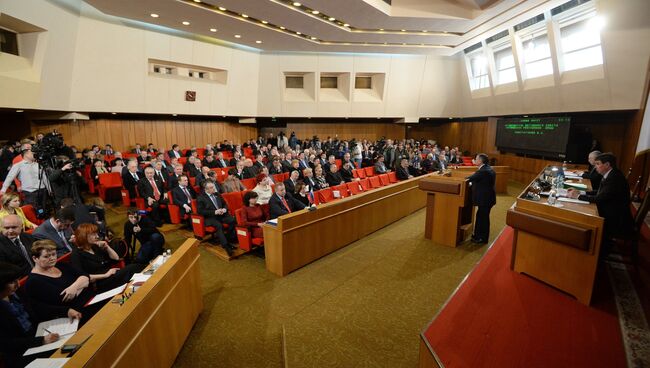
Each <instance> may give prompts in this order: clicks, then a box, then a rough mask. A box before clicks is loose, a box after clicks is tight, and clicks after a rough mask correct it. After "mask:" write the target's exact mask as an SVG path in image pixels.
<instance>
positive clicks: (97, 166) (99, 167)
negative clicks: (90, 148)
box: [90, 159, 108, 185]
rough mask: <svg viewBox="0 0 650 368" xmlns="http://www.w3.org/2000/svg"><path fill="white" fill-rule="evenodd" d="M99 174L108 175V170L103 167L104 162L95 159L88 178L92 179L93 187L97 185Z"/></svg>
mask: <svg viewBox="0 0 650 368" xmlns="http://www.w3.org/2000/svg"><path fill="white" fill-rule="evenodd" d="M99 174H108V170H107V169H106V167H104V161H103V160H99V159H95V161H94V162H93V167H92V168H91V169H90V176H91V177H92V179H93V183H95V185H99Z"/></svg>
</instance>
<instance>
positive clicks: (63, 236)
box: [32, 207, 75, 257]
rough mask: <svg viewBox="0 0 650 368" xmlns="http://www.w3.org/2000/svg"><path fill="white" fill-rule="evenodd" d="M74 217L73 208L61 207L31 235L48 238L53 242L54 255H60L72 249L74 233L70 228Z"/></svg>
mask: <svg viewBox="0 0 650 368" xmlns="http://www.w3.org/2000/svg"><path fill="white" fill-rule="evenodd" d="M74 219H75V216H74V208H72V207H66V208H61V209H60V210H58V211H56V213H55V214H54V216H53V217H51V218H50V219H49V220H47V221H45V222H43V223H42V224H40V225H39V226H38V227H37V228H36V230H34V233H33V234H32V235H34V238H36V239H49V240H52V241H53V242H55V243H56V256H57V257H61V256H62V255H64V254H66V253H68V252H70V251H72V248H73V247H74V234H73V233H72V228H71V225H72V223H73V222H74Z"/></svg>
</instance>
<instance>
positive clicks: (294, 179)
mask: <svg viewBox="0 0 650 368" xmlns="http://www.w3.org/2000/svg"><path fill="white" fill-rule="evenodd" d="M299 176H300V175H299V173H298V171H297V170H294V171H292V172H291V174H290V175H289V179H287V180H285V181H284V187H285V189H286V191H287V192H288V193H289V194H294V193H295V191H296V183H298V177H299Z"/></svg>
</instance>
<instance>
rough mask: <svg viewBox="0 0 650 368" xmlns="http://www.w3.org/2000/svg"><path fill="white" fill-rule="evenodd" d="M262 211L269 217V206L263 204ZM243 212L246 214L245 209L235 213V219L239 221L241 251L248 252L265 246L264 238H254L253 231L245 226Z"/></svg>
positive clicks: (238, 238) (238, 235) (237, 229)
mask: <svg viewBox="0 0 650 368" xmlns="http://www.w3.org/2000/svg"><path fill="white" fill-rule="evenodd" d="M262 211H264V213H265V214H266V215H267V217H268V213H269V205H268V204H263V205H262ZM243 212H244V209H243V208H239V209H237V211H235V218H236V219H237V228H236V232H237V240H239V249H243V250H245V251H247V252H248V251H250V250H251V249H253V248H255V247H261V246H264V238H263V237H262V238H255V237H253V234H252V233H251V231H250V230H249V229H248V227H247V226H246V225H245V224H244V216H243V215H242V214H243Z"/></svg>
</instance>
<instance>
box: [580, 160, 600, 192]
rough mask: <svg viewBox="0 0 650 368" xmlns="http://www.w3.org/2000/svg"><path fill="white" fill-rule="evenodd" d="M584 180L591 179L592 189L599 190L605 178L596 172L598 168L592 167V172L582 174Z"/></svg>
mask: <svg viewBox="0 0 650 368" xmlns="http://www.w3.org/2000/svg"><path fill="white" fill-rule="evenodd" d="M582 177H583V178H584V179H589V181H591V189H593V190H598V188H599V187H600V182H601V181H602V180H603V176H602V175H600V174H599V173H598V171H596V167H595V166H594V167H592V168H591V170H589V171H587V172H584V173H583V174H582Z"/></svg>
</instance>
